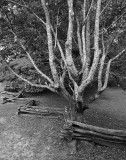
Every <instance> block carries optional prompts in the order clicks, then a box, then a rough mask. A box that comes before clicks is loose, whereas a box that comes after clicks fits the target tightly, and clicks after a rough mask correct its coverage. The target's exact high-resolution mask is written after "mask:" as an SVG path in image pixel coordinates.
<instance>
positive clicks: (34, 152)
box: [0, 88, 126, 160]
mask: <svg viewBox="0 0 126 160" xmlns="http://www.w3.org/2000/svg"><path fill="white" fill-rule="evenodd" d="M2 89H3V88H1V90H2ZM0 97H3V95H2V94H0ZM31 99H33V98H31ZM37 100H38V101H39V102H41V103H40V107H41V106H45V107H55V108H56V107H57V108H58V107H59V108H64V107H65V106H66V105H67V104H68V103H67V102H66V101H65V100H64V99H63V98H61V97H59V96H57V95H54V94H50V93H48V94H44V95H42V96H40V97H38V98H37ZM27 101H28V100H27V99H26V100H20V101H16V102H14V103H7V104H2V98H0V160H125V159H126V149H125V148H124V149H117V148H110V147H104V146H98V145H94V144H91V143H88V142H79V143H78V153H77V154H75V155H71V154H70V152H69V146H68V145H67V143H66V142H64V141H62V140H61V139H60V136H59V135H60V131H61V129H62V128H63V125H64V120H63V118H62V117H42V116H36V115H20V116H18V115H17V108H18V107H19V106H20V105H23V104H24V103H26V102H27ZM84 119H85V121H86V123H88V124H92V125H96V126H102V127H107V128H115V129H124V130H126V95H125V93H124V92H123V91H122V90H121V89H118V88H113V89H112V88H108V89H107V90H106V91H105V92H104V93H103V94H102V95H101V97H100V98H99V99H98V100H96V101H95V102H94V103H92V104H91V105H90V109H89V110H87V111H86V112H85V114H84Z"/></svg>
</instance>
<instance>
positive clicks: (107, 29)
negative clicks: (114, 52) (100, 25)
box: [100, 11, 126, 34]
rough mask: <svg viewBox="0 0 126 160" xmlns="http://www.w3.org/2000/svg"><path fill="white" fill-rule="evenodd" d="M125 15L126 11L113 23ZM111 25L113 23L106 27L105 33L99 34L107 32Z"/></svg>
mask: <svg viewBox="0 0 126 160" xmlns="http://www.w3.org/2000/svg"><path fill="white" fill-rule="evenodd" d="M125 13H126V11H125V12H124V13H122V14H121V16H120V17H119V18H117V19H116V20H115V21H114V23H116V22H117V21H118V20H119V19H120V18H121V17H123V16H124V14H125ZM112 25H113V23H112V24H110V26H108V27H107V28H106V29H105V31H103V32H101V33H100V34H103V33H105V32H107V30H108V29H109V28H110V27H111V26H112Z"/></svg>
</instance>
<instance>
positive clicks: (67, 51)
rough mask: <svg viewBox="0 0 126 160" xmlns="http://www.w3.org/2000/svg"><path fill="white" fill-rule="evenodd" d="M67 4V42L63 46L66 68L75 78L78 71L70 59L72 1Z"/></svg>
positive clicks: (68, 0)
mask: <svg viewBox="0 0 126 160" xmlns="http://www.w3.org/2000/svg"><path fill="white" fill-rule="evenodd" d="M67 3H68V9H69V23H68V31H67V41H66V44H65V50H66V62H67V67H68V68H69V71H70V73H71V74H72V75H74V76H77V75H78V71H77V69H76V67H75V65H74V61H73V58H72V39H73V17H74V11H73V0H67Z"/></svg>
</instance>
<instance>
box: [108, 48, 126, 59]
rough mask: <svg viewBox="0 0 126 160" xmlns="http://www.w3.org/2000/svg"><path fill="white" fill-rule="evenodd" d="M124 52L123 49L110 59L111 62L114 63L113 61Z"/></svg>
mask: <svg viewBox="0 0 126 160" xmlns="http://www.w3.org/2000/svg"><path fill="white" fill-rule="evenodd" d="M124 52H125V49H123V50H122V51H121V52H119V54H117V55H116V56H115V57H113V58H112V59H111V61H114V60H115V59H117V58H119V57H120V56H121V55H122V54H123V53H124Z"/></svg>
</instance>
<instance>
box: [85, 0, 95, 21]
mask: <svg viewBox="0 0 126 160" xmlns="http://www.w3.org/2000/svg"><path fill="white" fill-rule="evenodd" d="M93 2H94V0H92V2H91V5H90V8H89V10H88V13H87V15H86V17H85V19H84V23H85V21H86V20H87V19H88V16H89V14H90V12H91V8H92V5H93Z"/></svg>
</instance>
